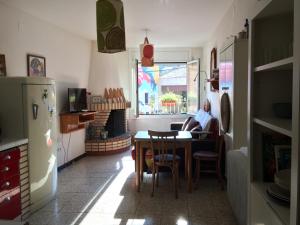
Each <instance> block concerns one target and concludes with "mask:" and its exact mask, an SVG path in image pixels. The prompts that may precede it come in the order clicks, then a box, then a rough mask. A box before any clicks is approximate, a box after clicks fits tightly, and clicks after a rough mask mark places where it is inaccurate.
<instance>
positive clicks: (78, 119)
mask: <svg viewBox="0 0 300 225" xmlns="http://www.w3.org/2000/svg"><path fill="white" fill-rule="evenodd" d="M95 114H96V112H94V111H93V112H79V113H62V114H60V132H61V133H70V132H73V131H76V130H80V129H84V128H85V125H86V124H87V123H89V122H92V121H94V120H95Z"/></svg>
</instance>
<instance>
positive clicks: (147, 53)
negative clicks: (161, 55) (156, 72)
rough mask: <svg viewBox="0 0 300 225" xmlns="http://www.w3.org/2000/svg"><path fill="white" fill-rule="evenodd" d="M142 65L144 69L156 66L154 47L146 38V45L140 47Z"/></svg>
mask: <svg viewBox="0 0 300 225" xmlns="http://www.w3.org/2000/svg"><path fill="white" fill-rule="evenodd" d="M140 53H141V64H142V66H143V67H152V66H153V65H154V58H153V57H154V46H153V45H152V44H149V40H148V38H147V37H145V40H144V44H141V45H140Z"/></svg>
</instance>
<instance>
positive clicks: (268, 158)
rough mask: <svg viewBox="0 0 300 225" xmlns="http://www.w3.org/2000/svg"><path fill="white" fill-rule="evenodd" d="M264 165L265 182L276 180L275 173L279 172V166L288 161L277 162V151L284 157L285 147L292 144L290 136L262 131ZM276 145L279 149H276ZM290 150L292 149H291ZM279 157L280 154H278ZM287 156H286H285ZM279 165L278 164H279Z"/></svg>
mask: <svg viewBox="0 0 300 225" xmlns="http://www.w3.org/2000/svg"><path fill="white" fill-rule="evenodd" d="M261 141H262V163H263V164H262V165H263V180H264V181H265V182H274V174H275V173H276V172H277V167H279V168H281V165H286V164H287V163H286V162H285V163H283V162H277V161H278V160H277V159H276V151H277V152H280V153H279V154H280V155H281V158H282V157H283V151H281V149H283V147H279V146H289V148H290V149H291V146H290V143H291V141H290V139H289V138H288V137H285V136H282V135H276V134H269V133H262V140H261ZM275 147H276V149H277V150H275ZM289 151H290V150H289ZM289 154H290V153H289ZM278 157H279V156H278ZM284 158H285V157H284ZM277 165H278V166H277Z"/></svg>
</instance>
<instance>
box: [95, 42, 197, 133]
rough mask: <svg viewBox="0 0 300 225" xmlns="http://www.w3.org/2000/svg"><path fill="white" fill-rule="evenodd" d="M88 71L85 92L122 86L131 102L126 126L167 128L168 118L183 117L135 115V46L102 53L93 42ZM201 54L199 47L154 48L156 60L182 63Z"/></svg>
mask: <svg viewBox="0 0 300 225" xmlns="http://www.w3.org/2000/svg"><path fill="white" fill-rule="evenodd" d="M92 48H93V50H92V59H91V73H90V77H89V91H91V92H92V94H100V95H103V93H104V89H105V88H119V87H122V88H123V89H124V94H125V97H126V99H128V100H129V101H131V103H132V104H131V105H132V107H131V109H130V110H129V121H128V122H129V124H128V125H129V129H130V131H136V130H141V129H144V130H145V129H153V130H167V129H169V124H170V122H172V121H183V120H184V119H185V118H186V115H184V116H143V117H139V118H136V117H135V107H136V105H135V102H136V94H135V90H136V72H135V66H136V65H135V60H136V59H139V58H140V56H139V54H140V52H139V49H138V48H136V49H128V50H127V51H126V52H122V53H116V54H111V55H110V54H103V53H99V52H98V51H97V44H96V42H93V47H92ZM201 57H202V49H201V48H155V52H154V59H155V61H156V62H186V61H190V60H193V59H197V58H201Z"/></svg>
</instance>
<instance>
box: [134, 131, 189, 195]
mask: <svg viewBox="0 0 300 225" xmlns="http://www.w3.org/2000/svg"><path fill="white" fill-rule="evenodd" d="M170 140H172V141H175V142H176V147H177V149H178V151H180V150H183V151H184V156H185V157H184V159H185V160H184V170H185V178H186V181H187V191H188V192H189V193H191V192H192V135H191V133H190V131H178V135H177V136H176V138H175V139H174V138H171V139H170ZM134 142H135V152H136V153H135V154H136V156H135V163H136V167H135V168H136V176H135V177H136V188H137V191H138V192H140V189H141V182H142V181H143V177H144V171H143V170H144V161H145V160H144V159H143V157H142V156H144V150H145V149H150V146H151V140H150V136H149V135H148V131H137V133H136V135H135V136H134Z"/></svg>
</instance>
